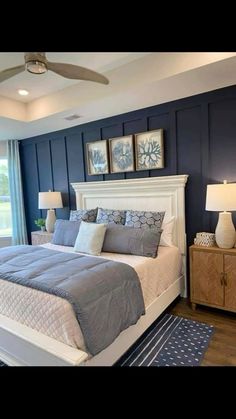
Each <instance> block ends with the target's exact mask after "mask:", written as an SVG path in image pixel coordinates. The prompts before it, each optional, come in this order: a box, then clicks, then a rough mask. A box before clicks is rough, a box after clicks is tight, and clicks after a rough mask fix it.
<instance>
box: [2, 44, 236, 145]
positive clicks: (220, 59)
mask: <svg viewBox="0 0 236 419" xmlns="http://www.w3.org/2000/svg"><path fill="white" fill-rule="evenodd" d="M47 58H48V60H49V61H54V62H66V63H71V64H77V65H80V66H83V67H87V68H90V69H92V70H95V71H98V72H100V73H102V74H104V75H105V76H106V77H108V79H109V80H110V83H109V85H101V84H98V83H92V82H85V81H78V80H69V79H66V78H64V77H61V76H59V75H56V74H55V73H53V72H50V71H49V72H47V73H46V74H43V75H32V74H30V73H28V72H27V71H25V72H23V73H21V74H19V75H17V76H14V77H12V78H10V79H8V80H6V81H4V82H2V83H0V140H5V139H12V138H18V139H22V138H28V137H32V136H35V135H39V134H43V133H46V132H52V131H57V130H60V129H64V128H68V127H72V126H75V125H79V124H82V123H85V122H89V121H93V120H97V119H101V118H105V117H109V116H112V115H117V114H121V113H124V112H128V111H132V110H136V109H140V108H144V107H147V106H152V105H157V104H160V103H164V102H167V101H171V100H175V99H179V98H181V97H187V96H191V95H194V94H197V93H203V92H206V91H209V90H214V89H218V88H221V87H225V86H230V85H233V84H236V53H206V52H204V53H158V52H155V53H145V52H141V53H127V52H125V53H112V52H111V53H98V52H96V53H91V52H90V53H47ZM23 62H24V55H23V53H0V71H1V70H4V69H6V68H9V67H14V66H17V65H21V64H23ZM19 88H24V89H27V90H29V92H30V94H29V95H28V96H27V97H21V96H19V94H18V93H17V89H19ZM71 114H79V115H80V118H79V119H77V120H73V121H67V120H65V119H64V118H65V117H66V116H69V115H71Z"/></svg>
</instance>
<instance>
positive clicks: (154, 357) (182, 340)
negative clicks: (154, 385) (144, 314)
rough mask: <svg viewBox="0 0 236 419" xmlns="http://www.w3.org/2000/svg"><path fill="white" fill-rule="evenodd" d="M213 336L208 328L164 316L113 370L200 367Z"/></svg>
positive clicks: (208, 326) (171, 316)
mask: <svg viewBox="0 0 236 419" xmlns="http://www.w3.org/2000/svg"><path fill="white" fill-rule="evenodd" d="M213 332H214V328H213V326H210V325H208V324H205V323H199V322H196V321H193V320H188V319H184V318H183V317H177V316H173V315H171V314H165V315H164V316H163V317H162V318H161V319H160V320H159V321H158V323H156V322H155V325H153V326H151V328H150V330H149V332H148V333H147V334H146V333H145V335H144V336H141V338H140V339H139V340H138V342H136V344H135V345H134V346H133V347H132V348H131V349H130V350H129V351H128V352H127V353H126V354H125V355H124V356H123V357H122V358H121V359H120V360H119V361H118V362H117V364H116V366H128V367H131V366H146V367H149V366H152V367H164V366H166V367H169V366H197V365H200V363H201V360H202V358H203V356H204V353H205V352H206V350H207V347H208V344H209V342H210V339H211V336H212V334H213Z"/></svg>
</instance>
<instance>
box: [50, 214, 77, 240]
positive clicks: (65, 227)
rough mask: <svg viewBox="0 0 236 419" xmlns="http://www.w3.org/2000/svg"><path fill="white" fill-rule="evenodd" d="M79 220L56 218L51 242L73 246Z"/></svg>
mask: <svg viewBox="0 0 236 419" xmlns="http://www.w3.org/2000/svg"><path fill="white" fill-rule="evenodd" d="M80 224H81V221H69V220H56V222H55V228H54V233H53V236H52V243H53V244H59V245H61V246H74V245H75V240H76V237H77V236H78V232H79V229H80Z"/></svg>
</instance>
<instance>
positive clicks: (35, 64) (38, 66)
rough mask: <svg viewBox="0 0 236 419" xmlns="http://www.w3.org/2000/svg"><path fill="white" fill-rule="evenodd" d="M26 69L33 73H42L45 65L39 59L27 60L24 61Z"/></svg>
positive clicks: (45, 69)
mask: <svg viewBox="0 0 236 419" xmlns="http://www.w3.org/2000/svg"><path fill="white" fill-rule="evenodd" d="M26 70H27V71H29V73H33V74H43V73H46V71H47V67H46V65H45V64H44V63H42V62H41V61H28V62H27V63H26Z"/></svg>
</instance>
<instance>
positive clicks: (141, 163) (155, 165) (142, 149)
mask: <svg viewBox="0 0 236 419" xmlns="http://www.w3.org/2000/svg"><path fill="white" fill-rule="evenodd" d="M135 160H136V170H151V169H163V167H164V148H163V129H158V130H156V131H148V132H142V133H140V134H135Z"/></svg>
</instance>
